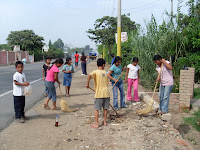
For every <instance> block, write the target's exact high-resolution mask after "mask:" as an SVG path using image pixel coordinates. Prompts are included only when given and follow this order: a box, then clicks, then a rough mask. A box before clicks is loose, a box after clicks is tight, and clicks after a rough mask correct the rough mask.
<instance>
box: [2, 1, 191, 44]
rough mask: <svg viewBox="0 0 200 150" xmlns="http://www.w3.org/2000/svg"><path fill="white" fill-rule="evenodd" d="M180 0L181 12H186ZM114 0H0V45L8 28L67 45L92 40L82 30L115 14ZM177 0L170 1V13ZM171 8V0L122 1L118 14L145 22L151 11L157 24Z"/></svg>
mask: <svg viewBox="0 0 200 150" xmlns="http://www.w3.org/2000/svg"><path fill="white" fill-rule="evenodd" d="M186 1H187V0H183V3H182V5H183V7H182V10H183V12H187V8H186V7H185V2H186ZM117 3H118V0H0V44H3V43H6V38H7V36H8V34H9V33H10V31H17V30H24V29H32V30H33V31H34V32H35V33H36V34H38V35H40V36H43V37H44V38H45V42H46V43H48V41H49V40H50V39H51V40H52V41H53V42H54V41H55V40H57V39H58V38H61V39H62V40H63V42H64V43H65V44H69V45H70V46H71V47H82V46H85V45H88V44H89V45H91V47H93V48H95V43H94V42H92V41H91V40H90V39H89V38H88V37H87V33H86V31H87V30H88V29H89V28H93V24H94V22H95V20H96V19H97V18H101V17H103V16H107V15H109V16H117ZM177 3H178V0H174V9H173V10H174V12H176V9H177ZM170 10H171V0H122V14H127V13H130V17H131V19H132V20H134V21H135V22H136V23H139V24H141V25H142V26H144V25H145V23H144V20H146V21H149V20H150V18H151V14H154V16H155V17H156V19H157V21H158V23H161V22H162V20H163V18H165V15H164V12H165V11H168V12H170Z"/></svg>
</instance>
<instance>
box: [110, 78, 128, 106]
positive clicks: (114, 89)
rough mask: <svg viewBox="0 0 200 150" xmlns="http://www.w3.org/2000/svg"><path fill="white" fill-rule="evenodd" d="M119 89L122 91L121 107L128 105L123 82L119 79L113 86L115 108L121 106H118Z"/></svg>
mask: <svg viewBox="0 0 200 150" xmlns="http://www.w3.org/2000/svg"><path fill="white" fill-rule="evenodd" d="M113 85H114V82H112V86H113ZM118 89H119V91H120V107H122V108H123V107H126V104H125V93H124V86H123V82H122V81H119V82H117V83H116V84H115V86H114V88H113V107H114V108H115V109H119V106H118Z"/></svg>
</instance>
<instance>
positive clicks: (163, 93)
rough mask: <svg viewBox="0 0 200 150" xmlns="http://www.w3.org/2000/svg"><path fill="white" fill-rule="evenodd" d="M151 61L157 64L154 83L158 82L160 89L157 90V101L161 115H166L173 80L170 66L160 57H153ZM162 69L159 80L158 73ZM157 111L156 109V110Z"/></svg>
mask: <svg viewBox="0 0 200 150" xmlns="http://www.w3.org/2000/svg"><path fill="white" fill-rule="evenodd" d="M153 61H154V62H155V63H156V64H157V67H156V71H157V75H158V77H157V79H156V81H160V89H159V99H160V108H159V110H160V111H161V112H160V113H161V114H165V113H168V108H169V96H170V93H171V91H172V89H173V85H174V80H173V75H172V65H171V64H170V62H169V61H167V60H165V59H163V58H162V57H161V56H160V55H155V56H154V57H153ZM161 67H162V71H161V75H160V78H159V73H160V70H161ZM156 111H158V109H157V110H156Z"/></svg>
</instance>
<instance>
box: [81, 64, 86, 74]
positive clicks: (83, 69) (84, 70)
mask: <svg viewBox="0 0 200 150" xmlns="http://www.w3.org/2000/svg"><path fill="white" fill-rule="evenodd" d="M81 68H82V73H83V74H85V75H87V71H86V70H87V69H86V63H85V62H82V63H81Z"/></svg>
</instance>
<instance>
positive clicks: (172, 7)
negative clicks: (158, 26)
mask: <svg viewBox="0 0 200 150" xmlns="http://www.w3.org/2000/svg"><path fill="white" fill-rule="evenodd" d="M172 20H173V0H171V23H172Z"/></svg>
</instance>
